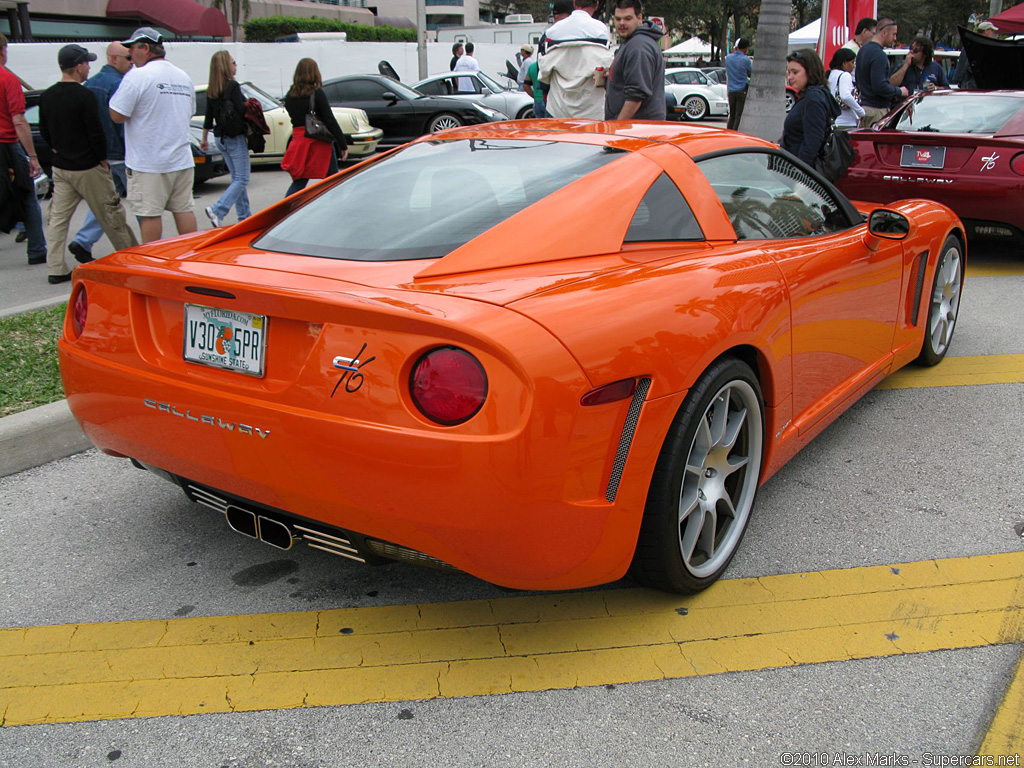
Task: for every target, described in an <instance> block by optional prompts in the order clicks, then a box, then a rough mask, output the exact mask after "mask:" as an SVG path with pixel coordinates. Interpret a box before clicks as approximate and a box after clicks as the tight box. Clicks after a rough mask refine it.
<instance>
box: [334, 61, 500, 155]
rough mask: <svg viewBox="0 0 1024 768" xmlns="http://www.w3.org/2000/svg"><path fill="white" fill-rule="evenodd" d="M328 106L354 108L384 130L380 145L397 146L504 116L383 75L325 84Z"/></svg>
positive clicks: (480, 106)
mask: <svg viewBox="0 0 1024 768" xmlns="http://www.w3.org/2000/svg"><path fill="white" fill-rule="evenodd" d="M323 87H324V92H325V93H326V94H327V100H328V101H329V102H330V103H331V106H336V107H356V108H357V109H362V110H364V111H365V112H366V115H367V117H369V118H370V124H371V125H374V126H376V127H377V128H380V129H381V130H383V131H384V137H383V138H382V139H381V142H380V143H381V146H397V145H398V144H405V143H406V142H407V141H412V140H413V139H415V138H418V137H419V136H422V135H423V134H425V133H433V132H434V131H440V130H444V129H445V128H456V127H458V126H460V125H477V124H478V123H490V122H496V121H499V120H506V119H507V118H506V117H505V115H503V114H502V113H501V112H498V111H496V110H493V109H489V108H488V107H484V106H482V105H480V104H474V103H472V102H467V101H462V100H460V99H452V98H448V97H445V96H425V95H423V94H422V93H420V92H419V91H417V90H415V89H413V88H410V87H409V86H407V85H403V84H402V83H400V82H398V81H396V80H392V79H391V78H389V77H384V76H382V75H347V76H345V77H337V78H335V79H333V80H328V81H326V82H325V83H324V86H323Z"/></svg>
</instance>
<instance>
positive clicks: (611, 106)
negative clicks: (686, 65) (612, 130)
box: [604, 0, 666, 120]
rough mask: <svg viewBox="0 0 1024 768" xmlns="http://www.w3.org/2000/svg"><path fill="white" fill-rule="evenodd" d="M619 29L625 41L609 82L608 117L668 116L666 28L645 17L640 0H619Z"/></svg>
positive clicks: (623, 118)
mask: <svg viewBox="0 0 1024 768" xmlns="http://www.w3.org/2000/svg"><path fill="white" fill-rule="evenodd" d="M615 31H616V32H617V33H618V35H619V37H620V38H622V43H621V45H619V50H618V51H616V52H615V59H614V60H613V61H612V68H611V72H609V74H608V82H607V84H606V86H605V96H604V117H605V120H633V119H636V120H664V119H665V115H666V107H665V58H664V55H663V54H662V52H661V46H660V45H659V44H658V42H659V41H660V40H661V38H662V37H663V36H664V34H665V32H664V30H663V29H662V28H661V27H658V26H655V25H654V24H652V23H651V22H650V21H644V15H643V7H642V6H641V5H640V0H616V3H615Z"/></svg>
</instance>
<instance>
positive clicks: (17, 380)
mask: <svg viewBox="0 0 1024 768" xmlns="http://www.w3.org/2000/svg"><path fill="white" fill-rule="evenodd" d="M66 307H67V303H63V304H58V305H56V306H53V307H47V308H46V309H38V310H36V311H34V312H25V313H22V314H18V315H10V316H8V317H3V318H0V417H3V416H10V415H11V414H12V413H18V412H19V411H27V410H28V409H30V408H35V407H37V406H40V405H46V404H47V403H52V402H55V401H57V400H60V399H61V398H62V397H64V385H63V384H62V383H61V380H60V367H59V366H58V365H57V339H58V338H60V334H61V329H62V327H63V324H64V310H65V308H66Z"/></svg>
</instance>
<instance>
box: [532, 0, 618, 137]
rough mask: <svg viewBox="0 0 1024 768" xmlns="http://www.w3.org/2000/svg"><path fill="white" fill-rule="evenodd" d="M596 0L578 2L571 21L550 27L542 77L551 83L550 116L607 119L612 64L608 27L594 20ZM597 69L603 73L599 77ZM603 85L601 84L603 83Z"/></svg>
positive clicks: (542, 65) (546, 37) (547, 33)
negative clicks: (606, 78) (606, 85)
mask: <svg viewBox="0 0 1024 768" xmlns="http://www.w3.org/2000/svg"><path fill="white" fill-rule="evenodd" d="M596 11H597V2H596V0H575V10H574V11H573V12H572V13H571V14H570V15H569V17H568V18H565V19H562V20H561V21H558V22H555V23H554V24H552V25H551V26H550V27H548V30H547V32H546V33H545V36H544V37H545V40H544V43H545V45H546V47H547V48H546V52H545V53H544V54H543V55H542V56H541V57H540V61H539V72H538V76H539V77H540V79H541V80H542V81H543V82H545V83H548V84H550V86H551V90H550V92H549V93H548V103H547V111H548V115H549V116H550V117H560V118H574V117H583V118H590V119H591V120H603V119H604V74H605V73H606V72H607V71H608V68H609V67H610V66H611V63H612V54H611V51H610V50H609V46H610V44H611V35H610V34H609V32H608V25H606V24H605V23H604V22H601V21H598V20H597V19H595V18H593V14H594V13H595V12H596ZM595 70H601V71H600V73H599V74H597V76H596V77H595ZM599 83H600V84H599Z"/></svg>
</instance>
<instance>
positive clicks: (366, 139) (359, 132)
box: [192, 83, 383, 164]
mask: <svg viewBox="0 0 1024 768" xmlns="http://www.w3.org/2000/svg"><path fill="white" fill-rule="evenodd" d="M239 85H241V87H242V98H244V99H256V101H258V102H259V103H260V106H261V107H263V119H264V120H266V121H267V127H269V128H270V134H269V135H267V136H265V137H264V138H265V139H266V142H267V146H266V148H265V149H264V151H263V152H260V153H259V154H253V155H252V162H253V163H254V164H260V163H270V164H276V163H280V162H281V158H282V157H284V151H285V149H286V148H287V146H288V139H290V138H291V135H292V122H291V119H290V118H289V117H288V110H286V109H285V108H284V104H282V103H281V102H280V101H278V100H277V99H275V98H274V97H273V96H271V95H270V94H269V93H267V92H266V91H264V90H262V89H261V88H258V87H257V86H255V85H253V84H252V83H239ZM331 111H332V112H334V118H335V119H336V120H337V121H338V127H340V128H341V130H342V133H344V134H345V139H346V140H347V141H348V154H349V158H351V159H353V160H355V159H359V158H363V157H367V156H369V155H372V154H373V153H374V152H376V151H377V145H378V144H379V143H380V139H381V136H382V135H383V132H382V131H381V130H380V129H379V128H374V127H373V126H372V125H370V123H369V121H368V120H367V117H366V113H365V112H363V111H362V110H359V109H351V108H346V107H336V108H332V109H331ZM205 115H206V85H205V84H204V85H197V86H196V116H195V117H194V118H193V119H192V124H193V125H196V124H198V125H199V126H200V127H201V126H202V124H203V118H204V117H205Z"/></svg>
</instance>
